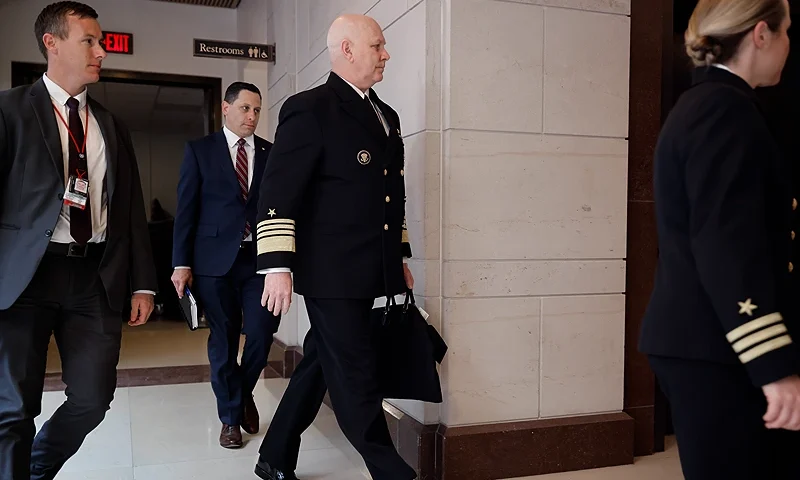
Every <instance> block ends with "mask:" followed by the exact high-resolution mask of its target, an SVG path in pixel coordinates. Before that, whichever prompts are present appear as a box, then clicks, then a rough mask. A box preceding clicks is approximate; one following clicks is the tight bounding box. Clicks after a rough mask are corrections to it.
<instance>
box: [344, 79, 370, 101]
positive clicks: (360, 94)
mask: <svg viewBox="0 0 800 480" xmlns="http://www.w3.org/2000/svg"><path fill="white" fill-rule="evenodd" d="M339 78H341V79H342V80H344V78H343V77H341V76H339ZM344 83H346V84H348V85H350V86H351V87H353V90H355V91H356V92H357V93H358V94H359V96H361V98H362V99H363V98H364V97H369V90H367V91H366V92H363V91H362V90H361V89H360V88H358V87H356V86H355V85H353V84H352V83H350V82H348V81H347V80H344Z"/></svg>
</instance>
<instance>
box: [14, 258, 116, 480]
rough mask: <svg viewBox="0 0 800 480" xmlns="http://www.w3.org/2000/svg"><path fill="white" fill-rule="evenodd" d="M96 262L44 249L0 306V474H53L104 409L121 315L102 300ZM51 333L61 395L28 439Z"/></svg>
mask: <svg viewBox="0 0 800 480" xmlns="http://www.w3.org/2000/svg"><path fill="white" fill-rule="evenodd" d="M99 263H100V259H99V254H98V255H96V256H94V257H87V258H67V257H59V256H53V255H50V254H46V255H45V256H44V258H43V259H42V262H41V264H40V265H39V268H38V270H37V271H36V274H35V275H34V277H33V279H32V280H31V282H30V284H29V285H28V287H27V289H26V290H25V291H24V292H23V293H22V295H21V296H20V298H19V299H18V300H17V302H16V303H14V305H12V306H11V308H9V309H8V310H2V311H0V480H45V479H53V478H55V476H56V473H58V471H59V469H61V467H62V466H63V465H64V463H65V462H66V461H67V460H68V459H69V458H70V457H72V456H73V455H74V454H75V452H77V451H78V449H79V448H80V446H81V444H82V443H83V440H84V438H86V435H88V434H89V432H91V431H92V430H94V429H95V428H96V427H97V426H98V425H99V424H100V422H101V421H102V420H103V418H104V417H105V413H106V411H107V410H108V409H109V406H110V404H111V400H112V399H113V397H114V390H115V389H116V379H117V371H116V367H117V362H118V361H119V348H120V338H121V334H122V318H121V316H120V315H119V314H115V313H113V312H112V311H111V309H110V307H109V306H108V300H107V299H106V292H105V289H104V288H103V284H102V282H101V280H100V276H99V274H98V267H99ZM53 333H55V339H56V343H57V345H58V350H59V353H60V354H61V365H62V372H63V373H62V378H63V380H64V383H66V385H67V390H66V395H67V400H66V402H64V404H63V405H61V407H59V408H58V410H56V412H55V413H54V414H53V416H52V417H51V418H50V420H48V421H47V423H45V424H44V426H43V427H42V429H41V431H40V432H39V434H38V435H36V438H35V439H34V434H35V433H36V427H35V425H34V418H36V417H37V416H38V415H39V414H40V413H41V402H42V389H43V385H44V377H45V367H46V363H47V347H48V344H49V342H50V336H51V334H53Z"/></svg>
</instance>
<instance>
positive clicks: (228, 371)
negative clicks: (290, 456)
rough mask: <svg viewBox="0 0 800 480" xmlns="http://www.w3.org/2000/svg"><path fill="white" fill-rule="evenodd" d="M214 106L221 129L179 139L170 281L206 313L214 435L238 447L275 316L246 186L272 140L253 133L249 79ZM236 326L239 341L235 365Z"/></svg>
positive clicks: (253, 421) (252, 410) (251, 428)
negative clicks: (266, 298) (267, 300)
mask: <svg viewBox="0 0 800 480" xmlns="http://www.w3.org/2000/svg"><path fill="white" fill-rule="evenodd" d="M222 113H223V115H224V116H225V127H224V128H223V129H222V131H219V132H216V133H213V134H211V135H208V136H206V137H204V138H201V139H199V140H196V141H193V142H189V143H188V144H187V145H186V152H185V156H184V161H183V165H182V166H181V175H180V181H179V183H178V210H177V214H176V216H175V231H174V243H173V245H174V246H173V266H174V267H175V272H174V273H173V275H172V282H173V284H174V285H175V289H176V291H177V292H178V296H179V297H183V295H184V291H185V288H186V286H187V285H189V286H190V287H191V289H192V291H193V294H194V295H195V297H196V298H197V301H198V302H199V303H200V304H201V305H202V307H203V308H204V310H205V312H206V316H207V317H208V319H209V326H210V328H211V332H210V335H209V339H208V359H209V361H210V363H211V386H212V388H213V390H214V395H215V396H216V397H217V413H218V415H219V418H220V421H221V422H222V431H221V432H220V438H219V442H220V445H221V446H222V447H225V448H239V447H241V446H242V444H243V442H242V432H241V430H242V429H244V431H245V432H247V433H249V434H251V435H252V434H255V433H258V422H259V417H258V410H257V409H256V405H255V402H254V400H253V395H252V394H253V389H254V388H255V386H256V383H257V382H258V378H259V377H260V376H261V372H262V371H263V370H264V367H266V366H267V356H268V355H269V350H270V346H271V345H272V338H273V337H272V336H273V335H274V334H275V332H276V331H277V330H278V323H279V317H278V316H276V315H272V314H271V313H270V312H268V311H267V310H266V309H265V308H264V307H262V306H261V291H262V286H263V276H262V275H258V274H257V273H256V249H255V246H254V244H255V242H254V240H253V236H254V235H253V232H252V226H253V225H255V220H256V211H257V206H258V188H251V186H254V185H258V181H259V179H260V178H261V175H262V173H263V172H264V166H265V165H266V162H267V156H268V155H269V151H270V148H271V147H272V144H271V143H269V142H268V141H266V140H264V139H263V138H261V137H258V136H256V135H255V133H254V132H255V130H256V126H257V125H258V119H259V116H260V115H261V92H260V91H259V90H258V88H257V87H256V86H255V85H252V84H249V83H244V82H235V83H233V84H231V86H230V87H228V90H227V91H226V92H225V100H224V101H223V102H222ZM243 316H244V318H242V317H243ZM243 321H244V329H242V324H243V323H242V322H243ZM242 331H244V334H245V336H246V340H245V345H244V352H243V354H242V364H241V365H239V364H238V363H237V359H238V355H239V336H240V334H241V332H242Z"/></svg>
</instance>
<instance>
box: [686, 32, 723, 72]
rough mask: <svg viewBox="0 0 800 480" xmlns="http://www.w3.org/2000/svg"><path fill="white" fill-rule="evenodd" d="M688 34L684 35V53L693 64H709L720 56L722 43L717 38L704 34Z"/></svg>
mask: <svg viewBox="0 0 800 480" xmlns="http://www.w3.org/2000/svg"><path fill="white" fill-rule="evenodd" d="M687 33H688V32H687ZM689 36H690V35H688V34H687V35H686V37H687V38H686V53H687V54H688V55H689V57H690V58H691V59H692V61H693V62H694V63H695V65H711V64H713V63H714V62H715V61H716V59H718V58H720V57H721V56H722V44H721V43H720V42H718V41H717V40H715V39H713V38H711V37H709V36H705V35H704V36H700V37H695V38H688V37H689Z"/></svg>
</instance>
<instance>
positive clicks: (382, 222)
mask: <svg viewBox="0 0 800 480" xmlns="http://www.w3.org/2000/svg"><path fill="white" fill-rule="evenodd" d="M368 95H369V97H370V98H371V99H372V101H373V102H374V103H375V104H376V105H377V107H378V108H379V109H380V110H381V112H382V113H383V115H384V117H385V118H386V120H387V122H388V124H389V135H388V136H387V134H386V130H384V127H383V125H382V124H381V120H380V119H379V117H378V115H377V114H376V112H375V110H374V109H373V107H372V106H371V105H370V104H369V102H368V101H367V100H366V99H362V98H361V96H360V95H359V94H358V92H356V91H355V89H354V88H353V87H351V86H350V85H349V84H347V83H346V82H345V81H344V80H343V79H342V78H341V77H339V76H338V75H336V74H335V73H331V74H330V76H329V78H328V81H327V82H326V83H325V84H324V85H320V86H319V87H317V88H314V89H312V90H308V91H305V92H301V93H298V94H296V95H293V96H291V97H289V98H288V99H287V100H286V102H285V103H284V104H283V106H282V107H281V111H280V115H279V119H278V127H277V131H276V134H275V143H274V145H273V147H272V150H271V152H270V155H269V158H268V159H267V166H266V169H265V171H264V176H263V177H262V181H261V187H260V188H261V191H260V198H259V202H258V228H257V240H258V269H259V270H260V271H262V270H265V269H269V268H281V267H284V268H286V267H288V268H290V269H291V271H292V272H293V273H294V288H295V291H296V292H297V293H299V294H301V295H305V296H308V297H314V298H349V299H356V298H360V299H366V298H379V297H383V296H387V295H396V294H399V293H403V292H404V291H405V290H406V287H405V280H404V277H403V257H404V256H405V257H411V247H410V245H409V242H408V231H407V230H406V223H405V182H404V178H403V175H404V173H405V172H404V157H405V154H404V146H403V140H402V137H401V133H400V118H399V117H398V115H397V113H396V112H395V111H394V110H393V109H392V108H391V107H389V106H388V105H386V104H385V103H383V102H382V101H381V100H380V99H379V98H378V96H377V94H376V93H375V92H374V91H373V90H370V91H369V93H368Z"/></svg>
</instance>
